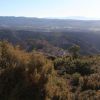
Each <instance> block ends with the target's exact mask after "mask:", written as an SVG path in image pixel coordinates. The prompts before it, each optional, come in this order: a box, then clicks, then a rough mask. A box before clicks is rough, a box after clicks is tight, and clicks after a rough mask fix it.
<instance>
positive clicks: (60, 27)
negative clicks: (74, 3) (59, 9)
mask: <svg viewBox="0 0 100 100" xmlns="http://www.w3.org/2000/svg"><path fill="white" fill-rule="evenodd" d="M0 28H1V29H2V28H8V29H16V30H35V31H37V30H38V31H72V30H73V31H91V30H92V31H100V20H73V19H46V18H27V17H0Z"/></svg>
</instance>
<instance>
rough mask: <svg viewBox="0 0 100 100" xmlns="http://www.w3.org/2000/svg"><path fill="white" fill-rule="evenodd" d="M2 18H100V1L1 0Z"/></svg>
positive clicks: (0, 13) (0, 14)
mask: <svg viewBox="0 0 100 100" xmlns="http://www.w3.org/2000/svg"><path fill="white" fill-rule="evenodd" d="M0 16H26V17H67V16H84V17H94V18H100V0H0Z"/></svg>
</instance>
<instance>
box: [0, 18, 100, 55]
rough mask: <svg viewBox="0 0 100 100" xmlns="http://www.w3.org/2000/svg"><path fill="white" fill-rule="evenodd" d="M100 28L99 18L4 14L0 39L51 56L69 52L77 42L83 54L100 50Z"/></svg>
mask: <svg viewBox="0 0 100 100" xmlns="http://www.w3.org/2000/svg"><path fill="white" fill-rule="evenodd" d="M99 30H100V21H99V20H98V21H97V20H91V21H90V20H89V21H88V20H84V21H83V20H67V19H39V18H25V17H0V40H8V41H10V42H11V43H13V44H20V45H21V46H22V47H23V48H25V49H26V50H27V51H31V50H33V49H36V50H38V51H41V52H45V53H48V54H51V55H63V54H65V53H68V51H67V49H68V48H69V47H71V46H72V45H75V44H77V45H79V46H80V47H81V51H80V53H81V54H98V53H100V31H99Z"/></svg>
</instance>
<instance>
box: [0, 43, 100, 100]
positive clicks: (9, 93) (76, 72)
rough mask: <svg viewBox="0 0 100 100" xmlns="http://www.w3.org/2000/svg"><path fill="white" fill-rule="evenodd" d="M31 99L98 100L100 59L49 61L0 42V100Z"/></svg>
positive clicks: (34, 53) (70, 57)
mask: <svg viewBox="0 0 100 100" xmlns="http://www.w3.org/2000/svg"><path fill="white" fill-rule="evenodd" d="M74 50H75V49H74ZM72 54H74V53H72ZM33 99H34V100H99V99H100V56H99V55H98V56H79V55H76V56H74V55H69V56H63V57H61V56H60V57H53V59H52V57H50V56H45V55H44V54H43V53H40V52H37V51H32V52H29V53H28V52H25V50H22V49H20V48H19V47H18V46H12V45H11V44H10V43H8V42H6V41H3V42H0V100H33Z"/></svg>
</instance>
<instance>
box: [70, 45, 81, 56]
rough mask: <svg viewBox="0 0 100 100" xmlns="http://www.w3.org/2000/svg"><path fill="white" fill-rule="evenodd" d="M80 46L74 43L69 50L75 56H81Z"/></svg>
mask: <svg viewBox="0 0 100 100" xmlns="http://www.w3.org/2000/svg"><path fill="white" fill-rule="evenodd" d="M79 51H80V46H78V45H74V46H72V47H71V48H69V52H70V53H71V54H72V56H73V58H77V57H78V56H79Z"/></svg>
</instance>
